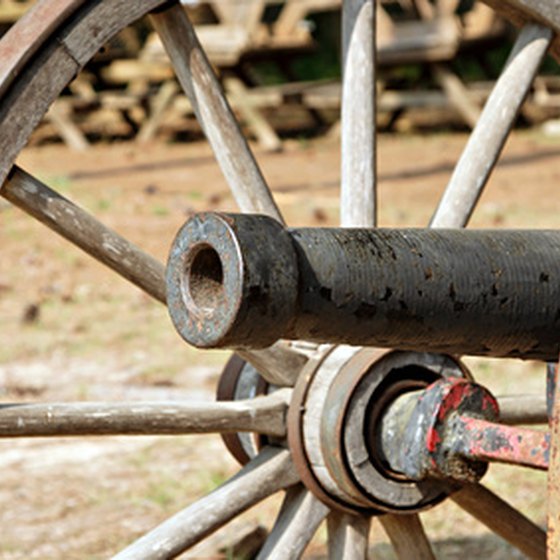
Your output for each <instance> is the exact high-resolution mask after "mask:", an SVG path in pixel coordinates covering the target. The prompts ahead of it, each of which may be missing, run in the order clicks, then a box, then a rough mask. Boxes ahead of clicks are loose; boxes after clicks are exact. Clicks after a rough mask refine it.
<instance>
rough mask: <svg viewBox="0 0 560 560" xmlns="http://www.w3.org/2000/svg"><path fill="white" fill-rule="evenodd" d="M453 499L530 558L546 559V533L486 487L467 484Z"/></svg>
mask: <svg viewBox="0 0 560 560" xmlns="http://www.w3.org/2000/svg"><path fill="white" fill-rule="evenodd" d="M451 499H452V500H453V501H454V502H455V503H456V504H457V505H459V506H460V507H461V508H463V509H464V510H465V511H466V512H467V513H469V514H470V515H472V516H473V517H474V518H476V519H478V520H479V521H480V522H481V523H483V524H484V525H486V526H487V527H488V528H489V529H490V530H491V531H493V532H494V533H496V534H497V535H500V537H502V538H503V539H505V540H506V541H508V542H509V543H510V544H512V545H513V546H515V547H516V548H518V549H519V550H520V551H521V552H523V554H525V555H526V556H528V557H529V558H533V559H535V560H540V559H543V558H546V533H545V532H544V531H543V530H542V529H541V528H540V527H539V526H537V525H535V524H534V523H533V522H532V521H531V520H530V519H527V517H525V516H524V515H523V514H521V513H520V512H519V511H517V510H516V509H514V508H513V507H511V506H510V505H509V504H508V503H507V502H505V501H504V500H502V499H501V498H499V497H498V496H496V495H495V494H494V493H493V492H491V491H490V490H488V489H487V488H486V487H484V486H482V485H481V484H472V485H468V486H465V487H464V488H463V489H462V490H461V491H460V492H457V493H456V494H453V496H451Z"/></svg>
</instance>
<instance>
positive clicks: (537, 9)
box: [483, 0, 560, 60]
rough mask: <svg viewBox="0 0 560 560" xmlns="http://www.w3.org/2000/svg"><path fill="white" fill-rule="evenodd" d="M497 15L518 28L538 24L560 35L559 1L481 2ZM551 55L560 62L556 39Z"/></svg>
mask: <svg viewBox="0 0 560 560" xmlns="http://www.w3.org/2000/svg"><path fill="white" fill-rule="evenodd" d="M483 1H484V3H485V4H488V5H489V6H491V7H492V8H494V9H495V10H496V11H497V12H498V13H499V14H501V15H503V16H504V17H506V18H507V19H509V20H510V21H511V22H512V23H514V24H516V25H518V26H519V27H521V26H523V25H525V24H527V23H531V22H533V23H534V22H539V23H541V24H542V25H544V26H546V27H550V28H551V29H553V30H554V33H555V34H556V35H557V36H558V35H559V34H560V0H483ZM552 54H553V55H554V57H555V58H556V59H557V60H560V39H559V38H558V37H557V38H556V39H555V41H554V44H553V46H552Z"/></svg>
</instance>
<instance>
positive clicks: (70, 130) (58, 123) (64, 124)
mask: <svg viewBox="0 0 560 560" xmlns="http://www.w3.org/2000/svg"><path fill="white" fill-rule="evenodd" d="M67 108H69V107H64V106H63V105H62V104H61V103H60V101H55V102H54V103H53V104H52V105H51V107H50V109H49V111H48V112H47V114H46V115H45V118H46V119H48V120H49V121H51V123H52V124H53V125H54V127H55V128H56V130H57V132H58V133H59V134H60V137H61V138H62V140H63V141H64V143H65V144H66V145H67V146H68V147H69V148H70V149H72V150H75V151H77V152H83V151H85V150H87V149H88V147H89V142H88V140H87V138H86V136H85V134H84V133H83V132H82V131H81V130H80V129H79V127H78V126H76V125H75V124H74V122H73V121H72V118H71V117H70V116H69V114H68V111H67V110H65V109H67Z"/></svg>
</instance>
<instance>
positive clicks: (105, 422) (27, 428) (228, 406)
mask: <svg viewBox="0 0 560 560" xmlns="http://www.w3.org/2000/svg"><path fill="white" fill-rule="evenodd" d="M290 393H291V391H290V390H289V389H284V390H282V391H277V392H276V393H273V394H272V395H268V396H266V397H257V398H255V399H251V400H245V401H235V402H192V403H190V402H136V403H127V404H121V403H93V402H89V403H65V404H54V403H53V404H5V405H0V437H3V438H6V437H7V438H12V437H45V436H55V437H61V436H84V435H144V434H154V435H157V434H161V435H165V434H167V435H170V434H177V435H179V434H206V433H232V432H257V433H261V434H267V435H270V436H275V437H284V436H285V435H286V425H285V420H284V417H285V415H286V411H287V408H288V402H289V397H290Z"/></svg>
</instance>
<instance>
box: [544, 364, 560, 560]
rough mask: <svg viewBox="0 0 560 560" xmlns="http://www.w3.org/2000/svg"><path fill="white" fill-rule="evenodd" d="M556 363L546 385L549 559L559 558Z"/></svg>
mask: <svg viewBox="0 0 560 560" xmlns="http://www.w3.org/2000/svg"><path fill="white" fill-rule="evenodd" d="M559 378H560V369H559V367H558V365H557V366H556V367H555V368H554V370H552V371H550V372H549V376H548V379H547V385H548V388H549V393H550V394H549V396H550V397H551V398H552V399H553V402H552V415H551V418H550V442H551V450H550V463H549V467H548V485H547V486H548V488H547V489H548V495H547V506H548V507H547V509H548V511H547V543H546V544H547V551H548V556H547V558H549V559H550V560H553V559H555V558H560V392H559V391H558V382H559ZM550 389H551V390H550Z"/></svg>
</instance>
